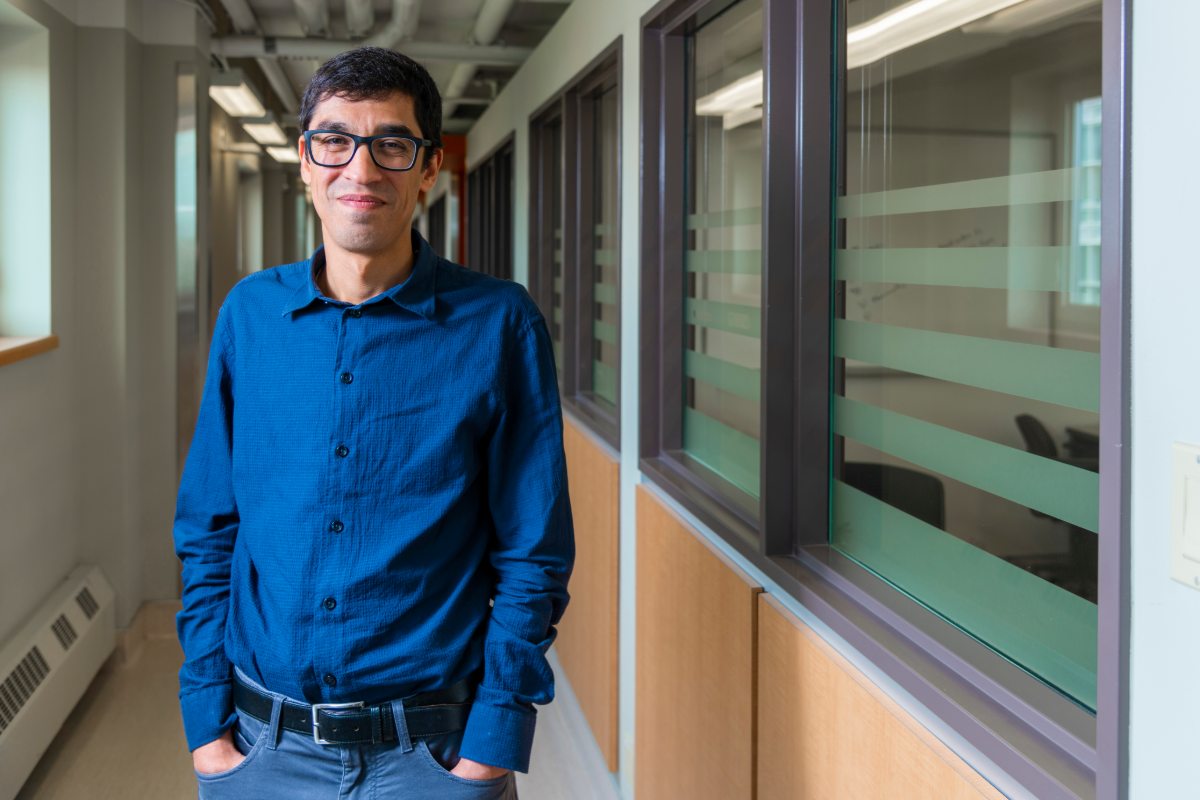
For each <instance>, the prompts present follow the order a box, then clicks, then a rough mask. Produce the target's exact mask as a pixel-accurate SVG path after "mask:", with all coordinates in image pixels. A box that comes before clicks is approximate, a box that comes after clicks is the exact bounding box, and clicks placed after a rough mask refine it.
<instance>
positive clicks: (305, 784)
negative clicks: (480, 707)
mask: <svg viewBox="0 0 1200 800" xmlns="http://www.w3.org/2000/svg"><path fill="white" fill-rule="evenodd" d="M248 683H251V684H252V685H256V684H253V682H252V681H248ZM260 688H261V687H260ZM267 693H268V694H271V695H272V697H273V698H274V703H273V704H272V709H271V719H270V721H268V722H261V721H259V720H257V719H255V718H254V717H251V716H249V715H247V714H244V713H242V712H241V711H240V710H239V711H238V721H237V724H236V725H234V728H233V741H234V743H235V744H236V745H237V748H238V750H240V751H241V752H242V754H243V755H245V756H246V758H245V760H243V761H242V762H241V763H240V764H238V765H237V766H236V767H234V768H233V769H231V770H227V771H225V772H218V773H215V774H212V775H206V774H202V773H196V781H197V783H198V784H199V787H200V800H271V799H272V798H286V800H410V798H411V800H442V799H443V798H445V800H516V798H517V784H516V779H515V777H514V776H513V774H512V773H511V772H510V773H508V774H507V775H505V776H504V777H501V778H494V779H492V780H486V781H472V780H467V779H465V778H460V777H458V776H457V775H452V774H450V771H449V769H448V768H453V765H454V764H455V763H457V761H458V748H459V745H460V744H461V743H462V731H458V732H456V733H451V734H445V735H441V736H432V737H427V738H420V739H415V740H414V739H410V738H409V735H408V731H407V729H405V727H404V710H403V707H402V706H401V703H400V701H395V702H394V703H393V704H392V711H393V713H394V714H395V718H396V723H397V738H398V739H399V741H396V742H388V743H386V744H374V745H373V744H367V745H345V746H343V745H320V744H317V743H316V742H314V741H313V738H312V736H311V735H306V734H302V733H296V732H295V731H289V730H284V729H283V728H282V726H281V725H280V724H279V723H280V712H281V710H282V708H283V699H284V698H283V696H282V695H278V694H275V693H273V692H267Z"/></svg>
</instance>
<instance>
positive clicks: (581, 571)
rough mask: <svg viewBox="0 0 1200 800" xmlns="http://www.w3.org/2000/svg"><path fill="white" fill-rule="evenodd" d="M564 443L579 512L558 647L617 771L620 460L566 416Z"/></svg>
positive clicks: (611, 768)
mask: <svg viewBox="0 0 1200 800" xmlns="http://www.w3.org/2000/svg"><path fill="white" fill-rule="evenodd" d="M563 447H564V449H565V450H566V454H567V482H568V484H569V487H570V493H571V511H572V516H573V517H574V520H575V570H574V572H573V573H572V574H571V583H570V592H571V602H570V603H569V604H568V605H567V611H566V614H565V615H564V616H563V621H562V623H560V624H559V630H558V638H557V639H556V640H555V649H556V651H557V652H558V658H559V661H560V662H561V663H562V665H563V670H564V671H565V672H566V673H567V677H568V678H569V679H570V682H571V688H572V689H573V690H574V691H575V696H576V698H578V700H579V705H580V708H582V709H583V715H584V717H586V718H587V721H588V724H589V725H590V726H591V729H592V734H593V735H594V736H595V737H596V743H597V744H598V745H599V746H600V752H601V753H603V754H604V760H605V762H606V763H607V765H608V769H609V771H610V772H616V771H617V753H618V746H617V735H618V728H617V709H618V705H619V698H618V663H617V652H618V651H617V647H618V625H619V622H618V620H619V614H618V594H619V575H620V523H619V518H618V510H619V508H620V496H619V491H620V483H619V474H620V463H619V461H617V460H615V459H614V458H613V457H612V456H611V455H609V453H608V451H607V448H606V447H604V446H603V445H600V444H598V443H596V442H595V441H594V440H593V438H592V437H591V436H590V435H588V434H587V433H585V432H583V430H582V429H581V428H580V427H579V426H578V425H577V424H576V423H575V422H574V421H572V420H570V419H567V418H564V420H563Z"/></svg>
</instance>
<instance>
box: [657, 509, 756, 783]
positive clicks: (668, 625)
mask: <svg viewBox="0 0 1200 800" xmlns="http://www.w3.org/2000/svg"><path fill="white" fill-rule="evenodd" d="M760 591H761V589H760V588H759V587H758V586H757V585H755V583H754V582H753V581H752V580H750V578H749V577H748V576H746V574H745V573H743V572H741V571H740V570H739V569H737V567H735V566H733V565H732V564H731V563H730V562H729V561H728V560H727V559H726V558H725V557H723V556H722V555H720V554H719V553H718V552H717V551H716V550H714V549H712V548H711V547H710V546H709V545H708V544H707V543H706V542H704V541H703V540H702V539H700V538H699V537H698V536H697V535H696V534H695V533H694V532H693V531H692V530H691V529H690V528H689V527H688V526H687V525H685V524H684V523H683V522H682V521H681V520H680V519H678V518H677V517H676V516H675V515H674V514H672V513H671V512H670V511H668V510H667V508H666V507H665V506H663V504H662V503H661V501H660V500H659V499H658V498H657V497H656V496H655V495H653V494H652V493H650V492H649V491H648V490H646V489H645V488H642V487H639V489H638V496H637V690H636V691H637V698H636V700H637V712H636V713H637V719H636V721H635V734H634V736H635V747H636V759H635V764H634V773H635V774H634V793H635V795H636V797H637V799H638V800H679V798H687V800H708V799H709V798H711V800H750V798H753V797H754V713H755V708H754V685H755V665H754V660H755V643H754V623H755V596H756V595H757V594H758V593H759V592H760Z"/></svg>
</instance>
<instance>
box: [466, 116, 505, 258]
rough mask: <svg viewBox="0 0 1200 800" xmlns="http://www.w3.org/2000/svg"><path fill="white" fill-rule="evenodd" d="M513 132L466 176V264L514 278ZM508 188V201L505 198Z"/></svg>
mask: <svg viewBox="0 0 1200 800" xmlns="http://www.w3.org/2000/svg"><path fill="white" fill-rule="evenodd" d="M515 139H516V132H515V131H513V132H512V133H510V134H509V135H508V136H506V137H505V138H504V139H503V140H501V141H500V142H499V143H498V144H497V145H496V146H495V147H493V148H492V149H491V150H490V151H489V152H488V154H487V155H486V156H485V157H484V158H482V159H480V160H479V161H478V162H477V163H476V164H475V166H474V167H472V168H471V169H470V170H469V171H468V172H467V187H466V189H467V191H466V198H465V200H466V203H467V263H466V266H467V267H470V268H471V269H473V270H476V271H478V272H482V273H484V274H485V275H492V276H493V277H497V278H503V279H505V280H512V277H513V247H512V245H513V238H512V227H513V207H514V205H515V199H516V198H515V189H516V187H515V185H514V181H513V174H514V173H513V155H514V150H515V144H514V142H515ZM506 187H507V195H508V196H507V197H504V196H503V194H505V188H506Z"/></svg>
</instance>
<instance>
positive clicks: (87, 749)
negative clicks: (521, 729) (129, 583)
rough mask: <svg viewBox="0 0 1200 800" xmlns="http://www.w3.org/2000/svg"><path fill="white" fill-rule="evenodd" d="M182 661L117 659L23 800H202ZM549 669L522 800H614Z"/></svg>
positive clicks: (160, 652)
mask: <svg viewBox="0 0 1200 800" xmlns="http://www.w3.org/2000/svg"><path fill="white" fill-rule="evenodd" d="M552 656H553V654H552ZM181 659H182V654H181V652H180V650H179V645H178V644H177V643H176V642H175V640H174V639H170V638H158V639H150V640H148V641H147V642H146V645H145V649H144V651H143V652H142V655H141V656H140V657H139V658H138V659H137V660H136V661H135V662H134V663H133V664H132V665H130V666H118V665H117V663H116V662H117V659H116V658H114V659H111V660H110V661H109V663H108V664H106V665H105V667H104V669H103V670H101V672H100V674H99V675H98V676H97V677H96V680H95V681H94V682H93V683H92V685H91V687H90V688H89V689H88V691H87V693H86V694H85V695H84V697H83V700H82V701H81V702H80V703H79V705H78V706H77V707H76V709H75V711H74V712H73V713H72V714H71V716H70V717H69V718H68V720H67V722H66V724H65V725H64V726H63V730H62V731H61V732H60V733H59V735H58V737H57V738H56V739H55V740H54V743H53V744H52V745H51V746H50V749H49V750H48V751H47V753H46V755H45V756H44V757H43V758H42V760H41V762H40V763H39V764H38V766H37V768H36V769H35V770H34V772H33V774H32V775H31V776H30V777H29V780H28V781H27V782H26V784H25V787H24V789H22V790H21V793H20V794H19V795H18V796H17V800H192V799H193V798H195V797H196V788H195V781H194V780H193V778H192V767H191V757H190V756H189V755H188V753H187V749H186V747H185V746H184V741H183V732H182V731H183V728H182V725H181V723H180V721H179V706H178V704H177V703H176V699H175V692H176V690H177V683H176V672H177V670H178V669H179V664H180V661H181ZM551 663H552V665H553V666H554V670H555V674H556V676H558V690H557V699H556V700H555V701H554V702H553V703H551V704H550V705H549V706H546V707H543V708H541V709H540V711H539V715H538V729H537V735H536V737H535V740H534V746H533V760H532V765H533V766H532V769H531V772H530V774H529V775H518V779H517V785H518V787H519V792H520V796H521V800H577V799H578V800H616V798H617V793H616V790H615V788H614V781H613V778H612V776H611V775H610V774H609V773H608V772H607V771H606V769H605V766H604V761H603V758H602V757H601V755H600V751H599V748H598V747H597V746H596V744H595V741H594V740H593V739H592V737H591V735H590V734H589V733H588V732H587V730H586V727H585V723H584V721H583V717H582V714H581V713H580V711H579V706H578V703H577V702H576V701H575V696H574V694H573V693H572V692H571V689H570V686H569V685H567V683H566V681H565V679H564V678H563V677H562V673H561V670H560V669H559V665H558V663H557V659H554V658H553V657H552V658H551ZM264 800H270V799H269V798H266V799H264ZM435 800H436V799H435Z"/></svg>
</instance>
